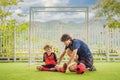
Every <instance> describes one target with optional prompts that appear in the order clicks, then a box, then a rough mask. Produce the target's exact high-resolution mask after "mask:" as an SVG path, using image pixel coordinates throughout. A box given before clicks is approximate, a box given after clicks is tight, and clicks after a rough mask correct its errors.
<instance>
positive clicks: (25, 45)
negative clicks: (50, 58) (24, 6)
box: [0, 7, 120, 62]
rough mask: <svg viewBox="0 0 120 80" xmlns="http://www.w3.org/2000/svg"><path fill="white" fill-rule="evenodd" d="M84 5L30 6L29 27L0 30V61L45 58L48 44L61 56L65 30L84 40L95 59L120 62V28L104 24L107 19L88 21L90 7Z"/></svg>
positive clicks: (38, 59)
mask: <svg viewBox="0 0 120 80" xmlns="http://www.w3.org/2000/svg"><path fill="white" fill-rule="evenodd" d="M83 8H84V7H82V9H81V8H80V7H66V8H65V7H62V8H60V7H57V8H55V7H52V8H49V7H47V8H43V7H42V8H40V7H37V8H35V7H33V8H31V10H30V11H31V14H30V15H31V17H30V19H31V22H30V27H29V29H30V30H26V31H22V32H19V31H18V30H17V29H15V30H14V31H13V30H9V29H7V28H6V29H4V30H2V29H0V61H2V62H3V61H28V60H29V59H31V61H32V62H34V61H42V55H43V54H42V53H43V52H44V50H43V46H44V45H45V44H51V45H53V51H54V52H56V54H57V56H58V57H59V55H60V53H61V51H63V49H64V45H63V43H61V42H60V37H61V35H62V34H64V33H68V34H70V35H71V36H72V37H73V38H78V39H81V40H83V41H85V42H86V43H87V44H88V46H89V47H90V50H91V52H92V53H93V57H94V59H95V60H97V61H120V29H111V28H108V27H107V26H104V24H105V22H106V20H97V21H95V20H89V22H88V12H87V11H88V8H87V7H85V9H83ZM81 12H84V14H83V13H82V14H81ZM38 13H39V14H38ZM43 14H47V15H48V16H47V18H50V17H51V15H53V17H54V15H65V16H66V15H69V16H68V17H66V18H61V19H62V20H60V19H50V20H44V19H43ZM73 14H74V15H77V14H81V15H82V16H83V18H82V19H81V15H77V16H78V17H75V16H74V15H73ZM40 15H41V16H40ZM71 15H72V16H71ZM79 16H80V17H79ZM44 17H45V16H44ZM61 17H62V16H61ZM74 17H75V18H74ZM40 20H44V21H40ZM88 25H89V26H88ZM64 60H68V57H67V56H66V57H65V58H64Z"/></svg>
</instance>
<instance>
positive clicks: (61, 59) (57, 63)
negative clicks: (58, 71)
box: [57, 50, 66, 65]
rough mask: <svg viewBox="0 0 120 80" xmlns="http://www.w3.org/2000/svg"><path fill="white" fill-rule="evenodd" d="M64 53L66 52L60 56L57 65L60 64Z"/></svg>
mask: <svg viewBox="0 0 120 80" xmlns="http://www.w3.org/2000/svg"><path fill="white" fill-rule="evenodd" d="M65 53H66V50H64V51H63V53H62V54H61V55H60V58H59V60H58V63H57V64H58V65H59V64H60V62H61V61H62V59H63V57H64V55H65Z"/></svg>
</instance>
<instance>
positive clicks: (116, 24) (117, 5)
mask: <svg viewBox="0 0 120 80" xmlns="http://www.w3.org/2000/svg"><path fill="white" fill-rule="evenodd" d="M93 10H97V14H96V17H105V18H106V19H107V22H108V23H107V24H105V25H107V26H108V27H110V28H120V1H118V0H99V1H98V3H97V4H96V5H95V6H94V7H93Z"/></svg>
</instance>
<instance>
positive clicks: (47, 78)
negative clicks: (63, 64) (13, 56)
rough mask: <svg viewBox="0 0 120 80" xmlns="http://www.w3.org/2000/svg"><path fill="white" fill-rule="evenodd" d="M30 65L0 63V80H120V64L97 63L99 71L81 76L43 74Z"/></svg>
mask: <svg viewBox="0 0 120 80" xmlns="http://www.w3.org/2000/svg"><path fill="white" fill-rule="evenodd" d="M36 66H37V65H33V66H31V67H29V66H28V63H0V80H120V62H96V63H95V66H96V68H97V71H94V72H90V71H87V72H86V73H84V74H82V75H80V74H75V73H74V72H72V73H71V72H69V71H67V72H66V73H59V72H47V71H45V72H42V71H37V70H36Z"/></svg>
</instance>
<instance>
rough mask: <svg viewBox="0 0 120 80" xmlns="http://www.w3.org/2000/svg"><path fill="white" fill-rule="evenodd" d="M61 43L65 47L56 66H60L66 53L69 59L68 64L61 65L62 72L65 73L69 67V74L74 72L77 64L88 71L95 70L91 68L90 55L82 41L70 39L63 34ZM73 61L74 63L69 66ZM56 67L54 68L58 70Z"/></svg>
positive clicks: (91, 58)
mask: <svg viewBox="0 0 120 80" xmlns="http://www.w3.org/2000/svg"><path fill="white" fill-rule="evenodd" d="M61 41H62V42H63V43H64V45H65V50H64V51H63V53H62V54H61V56H60V58H59V60H58V63H57V64H58V65H59V64H60V62H61V61H62V59H63V57H64V55H65V54H66V53H67V54H68V56H69V57H70V58H69V60H68V62H67V63H66V64H64V65H63V70H64V72H66V67H67V66H69V67H68V68H69V70H70V71H71V72H74V71H75V68H76V65H77V64H78V63H83V64H84V65H85V66H86V68H87V69H88V70H90V71H95V70H96V69H95V67H94V66H93V57H92V54H91V52H90V49H89V48H88V46H87V44H86V43H84V42H83V41H81V40H79V39H72V38H71V37H70V35H68V34H63V35H62V37H61ZM73 60H74V61H75V62H76V63H74V64H71V63H72V61H73ZM70 64H71V65H70ZM58 65H57V66H56V68H57V69H59V66H58ZM64 67H65V68H64Z"/></svg>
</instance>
